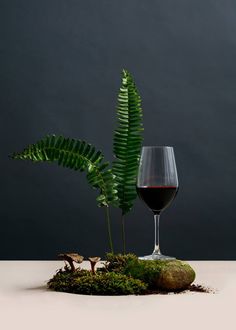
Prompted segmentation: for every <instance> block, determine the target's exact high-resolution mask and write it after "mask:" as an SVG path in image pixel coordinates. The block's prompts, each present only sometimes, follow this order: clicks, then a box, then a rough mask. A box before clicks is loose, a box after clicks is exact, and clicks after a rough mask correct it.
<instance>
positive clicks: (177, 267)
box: [124, 259, 195, 291]
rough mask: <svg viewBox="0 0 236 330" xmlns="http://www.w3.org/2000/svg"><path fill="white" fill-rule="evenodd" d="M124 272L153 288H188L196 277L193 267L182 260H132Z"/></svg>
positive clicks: (173, 289) (169, 289)
mask: <svg viewBox="0 0 236 330" xmlns="http://www.w3.org/2000/svg"><path fill="white" fill-rule="evenodd" d="M124 273H125V274H126V275H130V276H132V277H133V278H137V279H140V280H141V281H143V282H145V283H146V284H148V286H149V288H150V289H151V290H165V291H178V290H184V289H186V288H187V287H188V286H189V285H190V284H191V283H192V282H193V281H194V279H195V272H194V270H193V269H192V267H191V266H190V265H189V264H188V263H187V262H184V261H181V260H137V259H136V260H132V261H130V262H128V263H127V265H126V267H125V269H124Z"/></svg>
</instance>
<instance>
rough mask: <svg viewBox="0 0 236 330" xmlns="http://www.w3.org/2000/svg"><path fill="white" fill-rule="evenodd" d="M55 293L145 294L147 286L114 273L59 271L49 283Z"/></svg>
mask: <svg viewBox="0 0 236 330" xmlns="http://www.w3.org/2000/svg"><path fill="white" fill-rule="evenodd" d="M48 287H49V288H50V289H53V290H55V291H60V292H70V293H77V294H87V295H129V294H143V293H144V292H145V291H146V290H147V285H146V284H145V283H143V282H142V281H140V280H138V279H134V278H132V277H130V276H126V275H124V274H118V273H114V272H106V273H104V272H101V273H99V272H98V273H96V274H92V273H91V272H89V271H78V272H68V271H62V270H61V271H59V272H58V273H57V274H56V275H55V276H54V277H53V278H52V279H51V280H50V281H49V282H48Z"/></svg>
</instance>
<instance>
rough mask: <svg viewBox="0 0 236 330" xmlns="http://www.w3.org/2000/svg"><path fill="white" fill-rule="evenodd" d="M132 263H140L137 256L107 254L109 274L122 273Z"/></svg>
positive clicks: (130, 254)
mask: <svg viewBox="0 0 236 330" xmlns="http://www.w3.org/2000/svg"><path fill="white" fill-rule="evenodd" d="M130 261H138V257H137V256H136V255H135V254H132V253H128V254H113V253H107V254H106V269H107V271H109V272H117V273H122V272H123V270H124V268H125V267H126V265H127V263H128V262H130Z"/></svg>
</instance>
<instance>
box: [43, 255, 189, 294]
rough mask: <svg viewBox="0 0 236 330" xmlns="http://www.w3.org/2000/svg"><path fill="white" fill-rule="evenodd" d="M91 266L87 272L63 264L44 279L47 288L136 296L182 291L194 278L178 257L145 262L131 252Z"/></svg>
mask: <svg viewBox="0 0 236 330" xmlns="http://www.w3.org/2000/svg"><path fill="white" fill-rule="evenodd" d="M93 259H94V258H92V259H91V258H90V259H89V260H90V262H92V261H93ZM91 260H92V261H91ZM91 266H92V268H91V271H89V270H83V269H80V268H78V269H76V270H74V267H70V268H69V267H68V266H66V267H65V268H64V270H62V269H61V270H59V271H58V272H57V274H56V275H55V276H54V277H53V278H52V279H51V280H50V281H49V282H48V287H49V288H50V289H52V290H55V291H61V292H70V293H77V294H87V295H128V294H137V295H140V294H147V293H150V292H160V291H165V292H170V291H173V292H179V291H181V290H186V289H188V288H189V286H190V284H191V283H192V282H193V281H194V279H195V272H194V270H193V269H192V268H191V266H190V265H189V264H187V263H186V262H183V261H181V260H153V261H149V260H139V259H138V257H137V256H135V255H133V254H126V255H122V254H117V255H114V254H108V255H107V261H106V262H105V263H104V266H103V267H102V268H97V270H96V271H95V268H94V264H93V263H91Z"/></svg>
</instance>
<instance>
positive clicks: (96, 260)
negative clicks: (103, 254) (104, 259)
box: [88, 257, 101, 263]
mask: <svg viewBox="0 0 236 330" xmlns="http://www.w3.org/2000/svg"><path fill="white" fill-rule="evenodd" d="M88 260H89V261H90V262H93V263H97V262H98V261H100V260H101V258H100V257H89V258H88Z"/></svg>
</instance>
